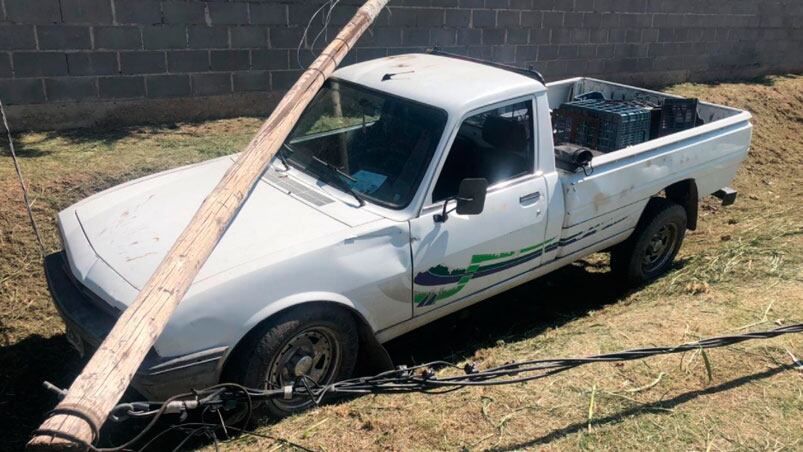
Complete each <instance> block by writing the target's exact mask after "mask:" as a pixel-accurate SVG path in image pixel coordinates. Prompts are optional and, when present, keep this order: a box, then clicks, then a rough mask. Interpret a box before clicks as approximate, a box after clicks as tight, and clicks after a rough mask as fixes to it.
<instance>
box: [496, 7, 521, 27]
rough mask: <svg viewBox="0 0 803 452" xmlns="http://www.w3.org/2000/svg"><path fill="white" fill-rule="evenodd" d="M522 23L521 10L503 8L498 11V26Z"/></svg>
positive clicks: (511, 25)
mask: <svg viewBox="0 0 803 452" xmlns="http://www.w3.org/2000/svg"><path fill="white" fill-rule="evenodd" d="M520 23H521V13H520V12H519V11H510V10H501V11H499V12H497V13H496V26H497V27H499V28H502V27H516V26H518V25H519V24H520Z"/></svg>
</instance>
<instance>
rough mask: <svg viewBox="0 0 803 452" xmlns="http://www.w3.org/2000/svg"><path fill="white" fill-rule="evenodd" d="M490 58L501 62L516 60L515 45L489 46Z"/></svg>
mask: <svg viewBox="0 0 803 452" xmlns="http://www.w3.org/2000/svg"><path fill="white" fill-rule="evenodd" d="M491 58H492V59H493V60H494V61H499V62H502V63H512V62H514V61H515V60H516V47H515V46H508V45H503V46H493V47H491Z"/></svg>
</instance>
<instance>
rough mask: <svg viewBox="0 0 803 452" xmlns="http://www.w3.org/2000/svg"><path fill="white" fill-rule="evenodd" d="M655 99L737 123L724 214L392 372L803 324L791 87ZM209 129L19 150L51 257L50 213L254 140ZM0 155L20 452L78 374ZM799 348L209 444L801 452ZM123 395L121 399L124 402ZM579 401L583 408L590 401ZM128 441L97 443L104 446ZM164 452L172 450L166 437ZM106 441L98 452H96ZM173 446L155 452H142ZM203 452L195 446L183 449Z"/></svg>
mask: <svg viewBox="0 0 803 452" xmlns="http://www.w3.org/2000/svg"><path fill="white" fill-rule="evenodd" d="M669 90H670V91H672V92H675V93H679V94H683V95H686V96H695V97H699V98H701V99H704V100H707V101H711V102H715V103H721V104H725V105H730V106H734V107H739V108H744V109H747V110H749V111H750V112H752V113H753V115H754V125H755V131H754V137H753V147H752V150H751V153H750V155H749V157H748V159H747V161H746V162H745V164H744V166H743V167H742V168H741V170H740V171H739V174H738V176H737V179H736V181H735V182H734V184H733V185H734V187H735V188H736V189H737V190H739V199H738V201H737V203H736V204H735V205H734V206H730V207H727V208H722V207H721V206H719V204H718V202H717V200H714V199H706V200H705V201H704V202H703V204H702V206H701V210H700V213H701V215H700V222H699V229H698V230H697V231H694V232H690V233H689V234H687V236H686V237H687V238H686V242H685V244H684V247H683V249H682V250H681V254H680V256H679V258H678V261H677V263H676V265H675V268H674V269H673V271H672V272H670V273H669V274H668V275H666V276H665V277H663V278H661V279H659V280H658V281H656V282H654V283H653V284H650V285H649V286H647V287H644V288H641V289H639V290H635V291H627V292H626V291H622V290H621V289H617V288H616V285H614V284H612V280H611V278H610V277H609V275H608V273H607V270H608V268H607V256H605V255H594V256H592V257H590V258H589V259H586V260H585V261H582V262H579V263H577V264H575V265H571V266H569V267H566V268H564V269H562V270H559V271H557V272H555V273H553V274H550V275H548V276H546V277H543V278H541V279H539V280H536V281H534V282H532V283H530V284H527V285H524V286H521V287H519V288H516V289H514V290H511V291H510V292H508V293H506V294H503V295H500V296H497V297H494V298H492V299H490V300H487V301H485V302H482V303H479V304H477V305H475V306H473V307H471V308H469V309H467V310H464V311H462V312H459V313H456V314H454V315H451V316H449V317H447V318H444V319H441V320H439V321H437V322H435V323H433V324H431V325H428V326H426V327H424V328H423V329H421V330H419V331H417V332H416V333H414V334H410V335H406V336H403V337H401V338H399V339H397V340H394V341H392V342H391V343H390V344H388V349H389V351H390V352H391V355H392V357H393V359H394V361H396V362H397V363H406V364H413V363H419V362H425V361H430V360H434V359H444V360H450V361H455V362H465V361H473V362H476V363H477V364H478V365H479V366H480V367H487V366H491V365H494V364H501V363H503V362H506V361H511V360H519V361H521V360H525V359H531V358H543V357H557V356H583V355H589V354H596V353H600V352H611V351H616V350H620V349H627V348H635V347H642V346H650V345H671V344H675V343H680V342H684V341H690V340H695V339H697V338H702V337H707V336H712V335H719V334H725V333H734V332H739V331H747V330H757V329H768V328H771V327H773V326H774V325H777V324H788V323H797V322H801V320H803V309H802V308H803V265H801V264H803V205H802V204H801V199H803V187H801V183H802V182H803V138H801V137H803V77H802V76H778V77H768V78H764V79H761V80H753V81H749V82H739V83H722V84H710V85H691V84H686V85H678V86H674V87H670V88H669ZM260 122H261V121H260V120H259V119H253V118H239V119H231V120H221V121H210V122H205V123H193V124H175V125H164V126H143V127H130V128H124V129H119V130H105V131H86V130H81V131H61V132H51V133H24V134H18V135H16V136H15V140H16V143H17V149H18V154H19V155H20V161H21V164H22V166H23V170H24V172H25V175H26V177H27V179H28V182H29V184H30V188H31V195H32V198H33V199H34V206H33V208H34V214H35V216H36V219H37V220H38V222H39V225H40V228H41V229H42V232H43V235H44V240H45V244H46V247H47V249H48V250H49V251H55V250H57V249H58V248H59V246H60V245H59V240H58V237H57V234H56V230H55V224H54V216H55V213H56V212H57V211H58V210H59V209H62V208H64V207H66V206H68V205H70V204H71V203H73V202H76V201H77V200H79V199H81V198H83V197H85V196H87V195H89V194H91V193H95V192H97V191H99V190H102V189H105V188H108V187H111V186H113V185H116V184H118V183H120V182H123V181H126V180H130V179H133V178H135V177H139V176H142V175H145V174H149V173H153V172H156V171H159V170H163V169H167V168H170V167H175V166H179V165H183V164H187V163H191V162H196V161H199V160H204V159H209V158H212V157H215V156H219V155H224V154H228V153H231V152H235V151H237V150H239V149H241V148H242V147H243V146H244V145H245V144H246V143H247V141H248V139H249V138H250V137H251V135H252V134H253V132H254V131H255V130H256V128H257V127H258V125H259V124H260ZM3 141H4V142H3V143H2V150H0V154H1V155H0V157H2V160H0V334H1V336H0V419H2V421H0V433H2V434H0V450H16V449H19V448H20V447H22V446H23V445H24V443H25V441H26V440H27V438H28V437H29V435H30V432H31V431H32V430H33V429H34V428H36V427H37V426H38V424H39V423H40V422H41V420H42V419H43V416H44V415H45V413H46V411H47V410H48V409H50V408H52V407H53V406H54V405H55V403H56V400H55V397H54V396H53V395H52V394H50V393H47V392H46V391H45V390H43V389H42V387H41V382H42V381H43V380H48V381H51V382H53V383H54V384H56V385H58V386H61V387H64V386H68V385H69V383H70V382H71V381H72V379H73V378H74V377H75V375H76V374H77V373H78V372H79V371H80V369H81V366H82V365H83V363H84V361H83V360H82V359H81V358H79V357H78V355H77V354H76V353H75V352H73V351H72V349H71V348H70V346H69V345H68V344H67V341H66V340H65V337H64V328H63V325H62V323H61V321H60V319H59V317H58V315H57V313H56V311H55V309H54V308H53V307H52V305H51V302H50V298H49V294H48V291H47V288H46V284H45V281H44V278H43V274H42V269H41V261H40V257H39V254H38V251H37V248H36V245H35V241H34V240H33V236H32V234H31V231H30V226H29V224H28V223H27V217H26V214H25V209H24V207H23V204H22V202H21V193H20V190H19V187H18V185H17V182H16V179H15V176H14V172H13V167H12V166H11V162H10V159H9V158H8V151H7V143H6V142H5V140H3ZM793 355H794V356H797V357H798V358H801V357H803V337H801V335H796V336H785V337H781V338H776V339H772V340H768V341H756V342H747V343H743V344H741V345H738V346H734V347H730V348H727V349H716V350H711V351H709V352H708V353H707V354H706V358H707V359H708V361H709V363H710V372H709V371H707V369H706V367H707V366H706V365H705V359H704V357H703V356H702V354H701V353H695V352H691V353H687V354H684V355H672V356H665V357H656V358H650V359H646V360H643V361H634V362H628V363H624V364H598V365H592V366H586V367H582V368H579V369H575V370H572V371H569V372H565V373H562V374H560V375H559V376H556V377H554V378H551V379H545V380H539V381H536V382H531V383H527V384H520V385H512V386H503V387H486V388H477V389H466V390H461V391H457V392H453V393H450V394H447V395H440V396H427V395H421V394H411V395H397V396H366V397H362V398H357V399H353V400H349V401H346V402H341V403H338V404H333V405H327V406H323V407H320V408H317V409H314V410H311V411H309V412H306V413H304V414H301V415H297V416H294V417H291V418H288V419H284V420H282V421H280V422H277V423H271V422H270V421H267V420H265V421H264V422H263V423H262V424H261V426H259V427H258V428H257V429H256V430H255V433H259V434H263V435H269V436H272V437H273V438H274V439H269V438H258V437H253V436H244V437H240V438H238V439H235V440H233V441H230V442H227V443H225V444H224V445H223V447H224V448H228V449H232V450H235V449H236V450H241V449H249V450H265V449H268V450H279V449H283V448H290V449H292V448H293V447H294V446H292V445H288V443H287V442H283V441H277V440H276V439H275V438H281V439H284V440H286V441H291V442H294V443H297V444H300V445H303V446H304V447H307V448H310V449H314V450H353V449H368V450H378V449H392V450H409V449H418V450H431V449H439V450H440V449H449V450H454V449H464V450H479V449H493V450H518V449H528V448H534V449H545V450H564V449H594V450H643V449H649V450H659V449H660V450H667V449H668V450H679V449H683V450H706V451H709V450H755V449H760V450H801V449H803V370H800V369H795V368H794V367H793V365H792V363H793V360H792V356H793ZM131 397H136V395H134V394H132V395H131ZM592 400H593V403H592ZM130 434H131V431H130V430H119V429H118V430H115V429H112V431H111V436H112V438H113V439H114V440H115V441H119V440H121V439H124V437H125V435H130ZM168 441H170V440H168ZM104 445H108V444H104ZM168 446H169V447H170V448H172V447H175V443H173V444H167V443H161V444H156V445H155V446H154V448H153V450H160V449H163V448H166V447H168ZM195 446H199V447H204V446H206V447H211V446H210V445H209V444H206V445H204V444H203V443H201V444H196V445H195Z"/></svg>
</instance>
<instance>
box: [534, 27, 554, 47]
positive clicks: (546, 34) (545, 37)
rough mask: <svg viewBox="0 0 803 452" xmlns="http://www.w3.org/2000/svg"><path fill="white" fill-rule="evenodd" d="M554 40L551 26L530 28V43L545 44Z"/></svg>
mask: <svg viewBox="0 0 803 452" xmlns="http://www.w3.org/2000/svg"><path fill="white" fill-rule="evenodd" d="M551 42H552V30H551V29H549V28H533V29H531V30H530V44H538V45H545V44H549V43H551Z"/></svg>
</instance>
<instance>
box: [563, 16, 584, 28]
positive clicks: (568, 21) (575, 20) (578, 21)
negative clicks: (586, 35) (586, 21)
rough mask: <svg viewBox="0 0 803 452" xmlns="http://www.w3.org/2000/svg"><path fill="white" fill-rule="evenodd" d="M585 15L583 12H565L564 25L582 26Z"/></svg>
mask: <svg viewBox="0 0 803 452" xmlns="http://www.w3.org/2000/svg"><path fill="white" fill-rule="evenodd" d="M584 17H585V15H584V14H583V13H565V14H564V15H563V26H564V27H582V26H583V18H584Z"/></svg>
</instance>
